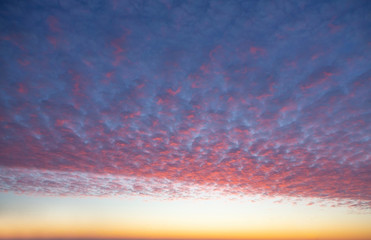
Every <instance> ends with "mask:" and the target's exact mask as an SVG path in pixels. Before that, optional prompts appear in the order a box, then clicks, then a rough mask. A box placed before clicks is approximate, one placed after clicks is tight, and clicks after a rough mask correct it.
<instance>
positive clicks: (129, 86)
mask: <svg viewBox="0 0 371 240" xmlns="http://www.w3.org/2000/svg"><path fill="white" fill-rule="evenodd" d="M370 13H371V2H370V1H189V2H187V1H1V7H0V17H1V18H0V51H1V56H0V68H1V77H0V81H1V82H0V86H1V89H0V91H1V92H0V132H1V133H0V134H1V139H0V173H1V182H0V190H2V191H15V192H39V193H46V194H47V193H52V194H56V195H64V194H68V193H70V194H77V195H106V194H111V193H114V194H131V193H133V194H134V193H136V194H138V193H139V194H140V193H143V194H145V195H156V196H157V195H161V194H165V193H166V194H169V195H173V196H180V197H181V196H183V194H186V195H192V188H196V187H195V186H204V187H207V188H208V189H209V190H210V191H213V190H215V191H222V192H229V193H231V194H236V193H237V194H240V195H250V194H262V195H266V196H292V197H299V198H307V197H308V198H320V199H328V200H341V201H344V200H349V204H353V203H354V202H356V204H357V203H358V204H359V205H361V206H366V207H367V208H370V207H371V204H370V202H371V70H370V63H371V62H370V56H371V51H370V47H371V41H370V40H371V38H370V37H371V33H370V30H371V22H370V19H371V17H370ZM115 179H116V180H115ZM117 179H119V180H117ZM132 179H136V180H135V181H138V182H137V183H133V182H132ZM128 182H131V184H128ZM154 182H155V183H154ZM157 185H160V187H156V186H157ZM187 191H188V192H187ZM196 192H197V191H196ZM193 196H194V197H197V196H198V195H197V194H193Z"/></svg>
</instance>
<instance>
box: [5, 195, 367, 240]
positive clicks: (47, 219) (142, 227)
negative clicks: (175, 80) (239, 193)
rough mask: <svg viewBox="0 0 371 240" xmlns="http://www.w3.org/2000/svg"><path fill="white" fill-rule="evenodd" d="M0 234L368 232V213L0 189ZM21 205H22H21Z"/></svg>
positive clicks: (280, 235) (279, 235)
mask: <svg viewBox="0 0 371 240" xmlns="http://www.w3.org/2000/svg"><path fill="white" fill-rule="evenodd" d="M0 199H2V202H3V204H2V205H3V209H2V211H1V213H0V237H2V238H4V237H6V238H9V237H98V238H99V237H101V238H109V237H117V238H119V237H122V238H140V237H141V238H225V239H233V238H236V239H237V238H254V239H264V238H270V239H290V238H292V239H294V238H306V239H316V238H330V239H331V238H333V239H336V238H349V239H350V238H351V239H357V238H358V239H361V238H364V239H367V238H370V237H371V230H370V229H369V226H370V223H371V214H370V213H360V212H357V211H354V210H350V209H349V208H345V207H342V208H325V207H319V206H316V205H311V206H307V205H305V204H304V203H303V204H299V205H292V204H291V203H274V201H273V199H263V200H260V201H257V202H251V201H242V200H241V201H240V200H228V199H217V200H166V201H164V200H161V201H160V200H153V199H147V198H132V199H122V198H119V197H112V198H71V197H36V196H17V195H14V194H10V193H2V194H0ZM20 206H21V207H20Z"/></svg>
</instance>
